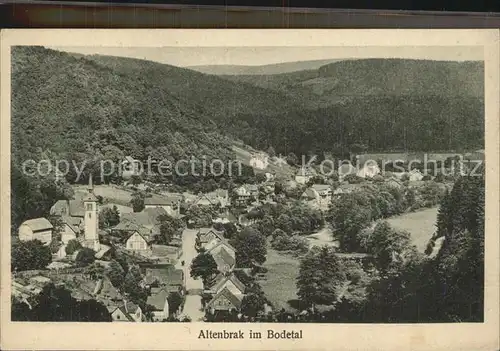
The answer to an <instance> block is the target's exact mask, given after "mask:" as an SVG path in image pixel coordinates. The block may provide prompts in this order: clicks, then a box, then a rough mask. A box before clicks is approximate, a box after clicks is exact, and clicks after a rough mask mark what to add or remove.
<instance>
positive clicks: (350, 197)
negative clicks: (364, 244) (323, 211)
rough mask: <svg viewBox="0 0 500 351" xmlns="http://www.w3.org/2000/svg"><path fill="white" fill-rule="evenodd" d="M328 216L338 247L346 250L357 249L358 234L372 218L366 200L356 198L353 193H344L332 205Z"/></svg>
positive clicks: (358, 245) (355, 250)
mask: <svg viewBox="0 0 500 351" xmlns="http://www.w3.org/2000/svg"><path fill="white" fill-rule="evenodd" d="M330 217H331V219H332V221H331V223H332V226H333V227H334V228H335V232H334V237H335V238H336V239H337V240H338V241H339V244H340V248H341V249H342V250H343V251H346V252H357V251H359V248H360V244H359V242H358V240H357V237H358V234H359V232H360V231H361V230H362V229H363V228H365V227H366V226H368V224H369V223H370V222H371V219H372V209H371V208H370V207H369V205H368V202H367V200H366V199H360V198H357V197H356V195H355V194H345V196H343V197H342V199H341V201H336V202H335V203H334V204H333V205H332V207H331V209H330Z"/></svg>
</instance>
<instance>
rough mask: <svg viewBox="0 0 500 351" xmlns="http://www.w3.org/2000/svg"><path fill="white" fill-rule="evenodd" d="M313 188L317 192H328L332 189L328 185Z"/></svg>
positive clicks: (317, 185)
mask: <svg viewBox="0 0 500 351" xmlns="http://www.w3.org/2000/svg"><path fill="white" fill-rule="evenodd" d="M311 188H313V189H314V190H316V191H317V192H322V191H328V190H331V189H332V187H331V185H328V184H313V185H312V186H311Z"/></svg>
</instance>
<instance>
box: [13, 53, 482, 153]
mask: <svg viewBox="0 0 500 351" xmlns="http://www.w3.org/2000/svg"><path fill="white" fill-rule="evenodd" d="M12 63H13V68H12V69H13V71H12V74H13V75H12V79H13V80H12V83H13V85H12V91H13V98H12V121H13V128H12V130H13V153H14V154H15V156H20V157H31V156H32V155H33V154H34V153H37V152H39V150H47V149H50V150H51V151H53V152H56V153H61V152H63V153H71V152H80V153H82V152H83V153H87V154H89V155H96V154H105V153H106V152H107V153H113V154H115V155H116V154H120V153H123V154H129V155H132V156H136V157H141V156H145V155H146V154H151V153H155V152H156V154H157V155H159V156H160V157H172V158H179V157H183V156H185V155H206V156H208V157H221V156H223V155H226V156H228V155H230V153H231V151H230V148H229V145H230V144H231V143H232V142H233V141H234V139H240V140H243V141H244V142H245V143H247V144H249V145H251V146H253V147H255V148H258V149H267V148H268V147H269V146H273V147H274V148H275V149H276V151H277V152H281V153H288V152H294V153H296V154H302V153H308V152H321V151H330V152H331V151H336V150H338V149H342V150H344V151H345V150H346V149H349V148H350V147H351V146H352V145H353V144H364V145H366V146H367V148H368V149H369V150H377V151H389V150H401V149H407V150H415V151H430V150H437V149H439V150H443V149H462V148H465V149H468V148H483V147H482V146H483V140H484V138H483V134H484V133H483V131H484V128H483V122H484V106H483V105H484V103H483V93H482V91H483V74H482V72H483V67H482V64H481V63H478V62H464V63H456V62H436V61H419V60H397V59H394V60H375V59H373V60H372V59H370V60H351V61H340V62H334V63H330V64H327V65H323V66H321V67H320V68H318V69H312V70H305V71H298V72H292V73H286V74H280V75H269V76H266V77H264V76H252V77H253V78H252V79H264V78H265V81H266V82H268V83H269V84H268V83H266V84H263V83H262V82H261V83H258V82H256V81H255V80H254V81H250V79H247V78H248V77H249V76H232V78H231V79H233V81H230V80H228V79H226V78H224V77H221V76H214V75H208V74H203V73H199V72H195V71H193V70H189V69H183V68H179V67H174V66H170V65H165V64H160V63H155V62H151V61H145V60H138V59H131V58H121V57H110V56H99V55H96V56H81V55H71V54H67V53H61V52H57V51H53V50H48V49H44V48H41V47H17V48H14V50H13V57H12ZM238 77H239V78H238ZM245 77H246V78H245ZM234 79H236V80H238V79H241V80H244V81H234ZM39 135H43V138H41V137H38V136H39Z"/></svg>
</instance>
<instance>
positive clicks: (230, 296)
mask: <svg viewBox="0 0 500 351" xmlns="http://www.w3.org/2000/svg"><path fill="white" fill-rule="evenodd" d="M220 297H225V298H227V299H228V300H229V301H230V302H231V304H232V305H233V306H234V307H236V308H240V306H241V301H242V299H240V297H238V296H236V295H234V294H233V293H232V292H231V291H229V289H228V288H224V289H222V291H220V292H219V293H218V294H216V295H215V296H214V297H213V299H212V300H210V302H209V303H208V304H207V308H209V307H211V306H212V305H213V304H214V302H215V301H217V300H218V299H219V298H220Z"/></svg>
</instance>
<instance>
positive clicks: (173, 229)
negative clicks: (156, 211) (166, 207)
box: [155, 214, 184, 245]
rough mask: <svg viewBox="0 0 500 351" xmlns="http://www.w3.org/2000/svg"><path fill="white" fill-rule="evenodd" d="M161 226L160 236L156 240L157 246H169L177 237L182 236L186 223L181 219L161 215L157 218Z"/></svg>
mask: <svg viewBox="0 0 500 351" xmlns="http://www.w3.org/2000/svg"><path fill="white" fill-rule="evenodd" d="M157 221H158V224H159V226H160V235H159V236H157V237H156V238H155V241H156V243H157V244H161V245H168V244H170V242H171V241H172V239H173V237H174V236H175V235H180V233H181V232H182V230H183V228H184V222H183V221H182V220H181V219H179V218H174V217H172V216H169V215H168V214H167V215H160V216H158V218H157Z"/></svg>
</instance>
